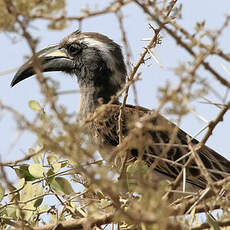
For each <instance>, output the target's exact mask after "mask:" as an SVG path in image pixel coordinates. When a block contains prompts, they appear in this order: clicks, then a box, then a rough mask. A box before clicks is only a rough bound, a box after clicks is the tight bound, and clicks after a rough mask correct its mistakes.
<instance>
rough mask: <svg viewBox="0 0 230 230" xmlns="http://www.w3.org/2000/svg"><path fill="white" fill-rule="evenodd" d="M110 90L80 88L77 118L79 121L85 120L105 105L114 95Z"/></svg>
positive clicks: (104, 88)
mask: <svg viewBox="0 0 230 230" xmlns="http://www.w3.org/2000/svg"><path fill="white" fill-rule="evenodd" d="M114 94H115V93H113V91H111V89H109V88H106V87H103V88H99V87H88V88H85V87H84V88H80V96H81V102H80V109H79V116H80V118H81V119H85V118H87V117H88V115H89V114H90V113H93V112H94V111H95V109H96V108H97V107H98V106H100V105H102V104H107V103H108V102H109V101H110V100H111V97H112V96H113V95H114ZM113 103H115V104H116V103H118V101H114V102H113Z"/></svg>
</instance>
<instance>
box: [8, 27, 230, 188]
mask: <svg viewBox="0 0 230 230" xmlns="http://www.w3.org/2000/svg"><path fill="white" fill-rule="evenodd" d="M38 58H39V59H40V62H41V66H42V70H43V71H44V72H47V71H55V70H56V71H64V72H67V73H70V74H76V75H77V79H78V84H79V87H80V92H81V106H80V110H79V114H80V118H81V119H82V120H84V119H85V118H87V117H89V115H90V114H93V116H94V119H91V120H90V119H89V121H88V122H87V127H88V128H89V132H90V135H91V136H92V137H93V139H94V140H96V141H97V142H98V143H99V144H100V145H102V146H104V147H108V148H109V149H111V150H112V149H113V148H114V147H116V146H117V145H118V144H119V136H118V117H119V113H120V104H119V102H118V101H115V102H114V103H113V104H110V105H107V103H108V102H109V101H110V99H111V97H112V96H113V95H115V94H116V93H117V92H118V91H119V90H120V89H121V88H122V87H123V85H124V83H125V78H126V68H125V64H124V60H123V56H122V52H121V49H120V46H119V45H118V44H116V43H115V42H113V41H112V40H111V39H109V38H108V37H106V36H104V35H101V34H98V33H80V32H79V31H76V32H74V33H72V34H71V35H69V36H68V37H66V38H65V39H63V40H62V41H61V42H60V44H58V45H56V46H52V47H51V48H46V49H44V50H42V51H40V52H39V56H38ZM33 74H34V71H33V66H32V62H31V61H28V62H27V63H26V64H24V65H23V66H22V67H21V68H20V69H19V70H18V72H17V73H16V75H15V77H14V79H13V81H12V83H11V85H12V86H14V85H15V84H17V83H18V82H20V81H21V80H24V79H25V78H28V77H30V76H32V75H33ZM99 101H100V102H99ZM101 103H102V104H106V105H101ZM102 108H103V109H102ZM146 121H148V122H146ZM175 131H176V132H175ZM122 135H123V138H124V139H123V140H124V143H126V142H127V145H124V146H126V150H127V151H128V152H129V154H130V155H131V156H132V157H134V158H142V159H143V160H145V161H146V162H147V164H148V165H149V166H151V165H152V164H156V165H155V167H154V170H155V172H157V174H159V175H162V178H163V177H164V178H168V179H170V178H171V179H175V178H176V177H177V175H178V174H179V172H180V171H181V168H182V166H183V165H184V164H185V162H186V161H187V160H188V157H189V156H188V152H190V149H189V145H190V148H193V146H196V145H197V144H198V143H199V142H198V141H197V140H195V139H192V138H191V137H190V136H189V135H188V134H186V133H185V132H184V131H182V130H181V129H179V128H178V127H176V126H175V125H174V124H173V123H171V122H170V121H168V120H167V119H166V118H164V117H163V116H161V115H160V114H156V113H155V111H152V110H148V109H145V108H142V107H135V106H131V105H127V106H126V107H125V108H124V110H123V113H122ZM109 152H111V151H109ZM197 153H198V155H199V157H200V159H201V161H202V162H203V164H204V166H205V167H206V169H207V170H208V171H209V175H210V178H211V180H212V181H217V180H220V179H223V178H224V177H225V176H226V175H227V174H228V173H230V162H229V161H228V160H227V159H225V158H224V157H222V156H221V155H219V154H218V153H216V152H215V151H214V150H212V149H210V148H208V147H207V146H202V147H201V148H200V149H198V150H197ZM108 154H109V153H108ZM186 154H187V155H186ZM185 155H186V156H185ZM183 156H185V157H183ZM164 159H166V160H164ZM186 171H187V173H186V181H187V182H188V183H189V184H190V185H192V187H194V188H196V189H203V188H205V187H206V185H207V181H206V179H205V178H204V176H203V175H202V173H201V170H200V169H199V168H198V166H197V164H196V163H195V160H193V161H192V163H191V164H190V165H189V167H187V170H186Z"/></svg>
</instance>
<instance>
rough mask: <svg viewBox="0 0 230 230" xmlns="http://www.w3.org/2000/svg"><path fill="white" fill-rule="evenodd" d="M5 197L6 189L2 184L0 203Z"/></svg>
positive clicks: (0, 185) (0, 187) (0, 186)
mask: <svg viewBox="0 0 230 230" xmlns="http://www.w3.org/2000/svg"><path fill="white" fill-rule="evenodd" d="M4 195H5V189H4V188H3V186H2V184H0V201H2V199H3V197H4Z"/></svg>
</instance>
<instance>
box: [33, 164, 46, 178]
mask: <svg viewBox="0 0 230 230" xmlns="http://www.w3.org/2000/svg"><path fill="white" fill-rule="evenodd" d="M29 172H30V174H31V175H32V176H34V177H35V178H41V177H43V176H44V173H45V169H44V168H43V166H42V165H40V164H32V165H30V166H29Z"/></svg>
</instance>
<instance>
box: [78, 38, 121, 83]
mask: <svg viewBox="0 0 230 230" xmlns="http://www.w3.org/2000/svg"><path fill="white" fill-rule="evenodd" d="M81 41H83V42H85V43H86V44H87V45H88V46H89V47H95V48H97V49H98V50H100V51H101V52H102V53H103V55H104V56H103V57H104V60H105V62H106V64H107V66H108V68H109V69H110V70H111V71H113V72H114V76H113V77H111V81H112V82H114V84H119V85H121V84H122V77H121V72H120V71H119V70H118V69H117V67H116V63H115V60H114V57H112V54H111V52H110V50H109V49H110V47H109V44H106V43H104V42H101V41H99V40H97V39H95V38H91V37H83V38H82V39H81Z"/></svg>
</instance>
